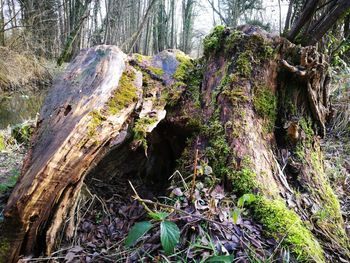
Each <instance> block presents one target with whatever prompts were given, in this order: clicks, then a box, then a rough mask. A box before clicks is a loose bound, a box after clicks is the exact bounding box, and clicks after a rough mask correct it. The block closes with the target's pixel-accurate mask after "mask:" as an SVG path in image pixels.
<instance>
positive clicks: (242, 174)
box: [228, 168, 258, 195]
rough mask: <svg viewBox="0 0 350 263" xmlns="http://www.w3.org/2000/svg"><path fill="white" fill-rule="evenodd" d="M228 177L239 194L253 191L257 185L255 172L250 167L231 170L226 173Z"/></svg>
mask: <svg viewBox="0 0 350 263" xmlns="http://www.w3.org/2000/svg"><path fill="white" fill-rule="evenodd" d="M228 179H229V180H230V181H231V183H232V187H233V188H234V190H235V192H236V193H237V194H239V195H243V194H247V193H254V191H255V190H256V189H257V187H258V183H257V181H256V174H255V173H254V172H253V171H252V170H251V169H250V168H243V169H242V170H240V171H235V170H231V171H230V172H229V173H228Z"/></svg>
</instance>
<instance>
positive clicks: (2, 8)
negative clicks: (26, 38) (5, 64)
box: [0, 0, 5, 46]
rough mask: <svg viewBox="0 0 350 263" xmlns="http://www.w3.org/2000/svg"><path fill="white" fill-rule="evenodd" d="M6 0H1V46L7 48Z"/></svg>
mask: <svg viewBox="0 0 350 263" xmlns="http://www.w3.org/2000/svg"><path fill="white" fill-rule="evenodd" d="M4 24H5V18H4V0H0V46H5V28H4Z"/></svg>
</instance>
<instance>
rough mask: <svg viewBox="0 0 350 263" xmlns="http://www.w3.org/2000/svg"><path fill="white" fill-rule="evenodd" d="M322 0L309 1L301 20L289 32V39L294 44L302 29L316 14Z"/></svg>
mask: <svg viewBox="0 0 350 263" xmlns="http://www.w3.org/2000/svg"><path fill="white" fill-rule="evenodd" d="M319 3H320V0H309V1H307V2H306V4H305V7H304V8H303V12H302V13H301V14H300V16H299V18H298V19H297V20H296V21H295V23H294V25H293V27H292V29H291V30H290V31H289V33H288V35H287V38H288V39H289V40H290V41H292V42H293V40H294V39H295V38H296V36H297V35H298V34H299V32H300V30H301V29H302V27H303V26H304V25H305V24H306V23H307V21H309V20H310V19H311V18H312V16H313V15H314V13H315V12H316V9H317V6H318V4H319Z"/></svg>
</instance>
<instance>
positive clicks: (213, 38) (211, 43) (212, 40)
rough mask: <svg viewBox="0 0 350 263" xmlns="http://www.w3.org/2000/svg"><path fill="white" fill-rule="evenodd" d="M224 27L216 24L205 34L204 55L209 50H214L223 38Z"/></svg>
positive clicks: (209, 51)
mask: <svg viewBox="0 0 350 263" xmlns="http://www.w3.org/2000/svg"><path fill="white" fill-rule="evenodd" d="M224 31H225V27H224V26H222V25H219V26H216V27H215V28H214V30H213V32H212V33H211V34H209V35H208V36H206V37H205V38H204V41H203V47H204V55H206V56H207V55H209V54H210V53H211V52H216V51H217V50H218V49H219V48H220V46H221V44H222V40H223V33H224Z"/></svg>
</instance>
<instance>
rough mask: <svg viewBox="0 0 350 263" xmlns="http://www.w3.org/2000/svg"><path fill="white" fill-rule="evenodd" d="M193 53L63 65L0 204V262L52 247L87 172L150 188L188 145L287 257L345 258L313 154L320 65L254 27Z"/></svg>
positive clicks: (188, 157) (314, 56) (101, 57)
mask: <svg viewBox="0 0 350 263" xmlns="http://www.w3.org/2000/svg"><path fill="white" fill-rule="evenodd" d="M204 45H205V55H204V58H203V59H202V60H200V61H197V62H195V61H192V60H190V59H189V58H187V57H186V56H185V55H184V54H182V53H180V52H178V51H174V52H169V51H166V52H162V53H161V54H159V55H157V56H155V57H153V58H150V59H149V58H144V57H140V56H134V57H127V56H126V55H124V54H122V52H121V51H119V50H118V49H117V48H115V47H111V46H99V47H96V48H94V49H90V50H87V51H83V52H82V53H81V54H80V55H79V56H78V57H77V58H76V59H75V61H74V62H73V63H72V64H71V66H70V67H69V69H68V70H67V72H66V73H65V75H64V76H63V77H62V78H61V79H60V80H59V81H58V82H56V84H55V85H54V88H53V89H52V90H51V92H50V95H49V97H48V99H47V101H46V103H45V106H44V108H43V110H42V113H41V116H40V121H39V123H38V128H37V131H36V135H35V137H34V138H33V141H32V143H33V147H32V149H31V151H30V152H29V154H28V155H27V158H26V162H25V164H24V166H23V171H22V175H21V178H20V180H19V182H18V184H17V186H16V188H15V190H14V191H13V193H12V195H11V197H10V200H9V202H8V204H7V206H6V209H5V213H4V215H5V223H4V226H3V229H2V232H1V238H2V239H1V246H0V247H1V251H0V252H1V254H2V255H3V261H4V262H15V261H16V260H17V259H18V257H19V256H20V255H25V256H29V255H31V254H40V253H42V252H44V253H46V254H50V253H51V252H52V251H53V248H54V245H55V238H56V236H57V233H58V231H60V229H61V227H62V223H63V221H64V220H65V218H66V217H67V216H68V215H69V214H74V209H75V201H76V199H77V197H78V195H79V192H80V188H81V185H82V183H83V181H84V179H85V178H86V177H89V176H90V175H94V177H97V178H98V179H100V180H104V181H106V182H108V183H112V182H113V180H114V179H117V180H118V178H119V180H127V179H126V178H127V176H136V175H140V176H144V177H146V178H149V180H152V177H153V179H156V180H158V181H159V180H161V179H159V178H160V176H169V175H171V173H172V171H173V170H174V169H175V161H176V160H177V161H179V162H178V163H179V165H178V167H177V168H178V169H180V170H181V171H182V172H183V173H186V172H187V173H188V174H191V173H192V171H191V168H189V167H192V163H193V159H194V156H193V154H194V153H195V152H197V150H198V158H199V159H200V161H202V162H206V163H208V164H209V165H210V166H211V167H212V168H213V171H214V174H215V176H216V177H217V178H219V179H220V180H221V182H223V183H224V184H225V188H226V190H227V191H231V192H233V193H234V194H236V195H238V196H240V195H243V194H246V193H252V194H255V195H256V201H255V202H254V203H253V204H251V206H250V210H249V211H250V216H251V217H252V218H254V220H256V221H258V222H260V223H261V224H262V225H263V227H264V230H265V232H266V235H267V236H272V237H275V238H277V237H283V238H282V239H281V243H282V245H283V246H288V247H289V248H290V251H291V252H292V256H293V257H294V259H295V260H299V261H308V262H326V261H333V262H336V261H339V260H341V259H343V260H349V259H350V256H349V255H350V254H349V240H348V238H347V236H346V234H345V232H344V226H343V224H344V222H343V220H342V217H341V214H340V208H339V203H338V200H337V198H336V196H335V194H334V193H333V191H332V189H331V187H330V185H329V182H328V179H327V177H326V175H325V173H324V171H323V163H322V153H321V151H320V148H319V136H322V135H323V134H324V133H325V122H326V119H327V116H328V109H329V104H328V75H327V61H326V58H325V57H324V56H323V55H322V54H319V53H318V52H317V51H316V50H315V49H314V48H312V47H306V48H300V47H298V46H295V45H293V44H291V43H290V42H288V41H287V40H285V39H282V38H278V37H271V36H269V35H268V34H267V33H264V32H261V31H260V30H258V29H256V28H254V27H249V28H244V29H243V32H240V31H233V30H230V29H227V28H222V27H218V28H216V29H215V30H214V32H213V33H212V34H211V35H209V36H208V37H207V38H206V39H205V41H204ZM186 141H187V143H185V142H186ZM142 148H143V149H142ZM192 153H193V154H192ZM107 174H108V176H107ZM70 222H73V220H71V221H70ZM73 227H74V225H71V227H69V228H68V231H67V233H66V234H67V237H68V238H69V236H70V231H71V229H72V228H73ZM325 252H327V253H325Z"/></svg>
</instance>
